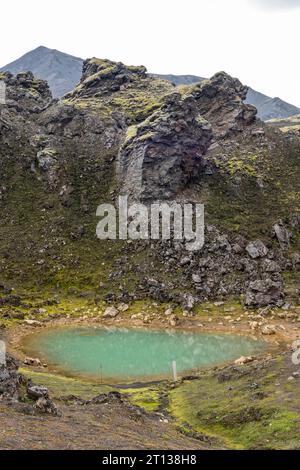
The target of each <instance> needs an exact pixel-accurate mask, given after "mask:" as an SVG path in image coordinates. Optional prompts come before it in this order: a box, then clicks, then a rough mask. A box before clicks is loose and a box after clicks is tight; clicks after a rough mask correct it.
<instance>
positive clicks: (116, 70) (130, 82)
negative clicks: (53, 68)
mask: <svg viewBox="0 0 300 470" xmlns="http://www.w3.org/2000/svg"><path fill="white" fill-rule="evenodd" d="M0 78H1V79H2V80H4V81H5V82H6V84H7V104H6V105H1V106H0V165H1V183H0V210H1V226H0V280H1V282H0V288H1V289H2V296H1V299H0V300H1V303H2V305H10V302H22V299H20V298H17V299H16V297H17V296H14V295H13V294H12V293H11V288H12V287H15V288H16V287H18V288H20V287H21V288H22V289H27V290H28V289H29V290H32V289H37V288H38V289H39V290H41V289H48V290H51V292H52V293H53V292H54V293H59V292H61V291H64V292H67V291H68V292H71V291H72V292H75V291H76V292H79V293H80V295H85V294H84V292H89V293H92V294H93V295H94V296H95V297H97V298H98V299H105V300H106V301H112V300H115V299H117V300H120V301H129V300H131V299H145V298H148V297H150V298H154V299H157V300H160V301H166V302H174V303H177V304H178V303H179V304H181V305H182V306H183V307H184V308H185V309H187V310H191V309H192V308H193V306H194V305H195V304H196V303H199V302H203V301H205V300H207V299H214V300H215V299H224V298H231V297H234V298H236V299H240V298H241V299H242V301H243V302H244V304H245V305H247V306H249V307H251V306H253V307H257V306H265V305H281V306H282V305H283V304H284V303H285V302H286V301H287V299H293V300H295V301H298V300H299V291H298V290H297V287H295V286H297V285H299V283H298V281H299V265H300V255H299V248H300V247H299V228H300V215H299V214H300V212H299V209H300V208H299V181H300V178H299V177H300V174H299V172H300V167H299V156H300V139H299V137H298V136H297V135H294V134H293V135H290V134H288V135H286V134H285V133H282V132H281V131H280V130H279V129H277V128H274V127H272V126H270V125H266V124H263V123H262V122H261V121H259V120H257V119H256V109H255V108H254V107H253V106H251V105H249V104H245V102H244V100H245V98H246V95H247V88H246V87H245V86H243V85H242V84H241V83H240V81H239V80H237V79H235V78H232V77H230V76H229V75H227V74H225V73H223V72H222V73H218V74H216V75H215V76H213V77H212V78H211V79H210V80H204V81H202V82H201V83H199V84H195V85H188V86H183V87H179V88H176V89H175V88H174V86H173V85H172V84H171V83H170V82H168V81H164V80H161V79H156V78H153V77H150V76H149V75H148V74H147V72H146V69H145V68H144V67H136V66H125V65H124V64H122V63H114V62H111V61H109V60H100V59H95V58H93V59H90V60H87V61H85V62H84V64H83V74H82V77H81V80H80V83H79V84H78V86H77V87H76V88H75V89H74V90H73V91H72V92H70V93H69V94H67V95H66V96H65V97H64V98H63V99H61V100H59V101H51V95H50V91H49V87H48V85H47V83H45V82H43V81H41V80H39V79H36V78H34V76H33V75H32V74H30V73H27V74H24V73H22V74H18V75H17V76H15V77H12V76H11V75H10V74H7V73H6V74H1V75H0ZM121 190H122V191H126V192H127V193H129V194H130V195H131V196H132V198H133V199H135V200H143V201H150V200H152V199H156V198H161V199H166V200H170V199H171V200H176V201H194V202H202V203H204V204H205V209H206V241H205V246H204V248H203V250H201V251H200V252H193V253H190V252H187V251H186V249H185V246H184V244H183V243H179V242H176V243H173V242H165V243H161V242H155V243H154V242H145V241H143V242H142V241H140V242H135V243H127V242H123V241H100V240H97V239H96V236H95V229H96V225H97V222H98V219H97V218H96V216H95V213H96V208H97V206H98V205H99V204H100V203H102V202H105V203H107V202H114V201H115V200H116V198H117V197H118V195H119V193H120V191H121ZM241 296H242V297H241Z"/></svg>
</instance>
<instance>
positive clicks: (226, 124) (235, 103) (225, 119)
mask: <svg viewBox="0 0 300 470" xmlns="http://www.w3.org/2000/svg"><path fill="white" fill-rule="evenodd" d="M247 90H248V88H247V87H246V86H244V85H242V83H241V82H240V81H239V80H238V79H237V78H233V77H231V76H230V75H228V74H226V73H225V72H219V73H217V74H216V75H214V76H213V77H212V78H211V79H210V80H204V81H203V82H201V83H199V84H198V85H196V86H195V87H194V88H193V91H192V95H193V96H194V98H195V100H196V101H197V105H198V110H199V112H200V114H201V115H202V116H203V117H204V118H205V119H206V120H207V121H209V122H210V123H211V124H212V126H213V132H214V135H215V136H216V137H225V136H228V135H230V134H233V133H236V132H241V131H242V130H243V129H244V128H245V127H247V126H249V125H250V124H253V123H254V122H255V119H256V114H257V109H256V108H255V107H254V106H252V105H249V104H245V103H244V100H245V98H246V96H247Z"/></svg>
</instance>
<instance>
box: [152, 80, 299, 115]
mask: <svg viewBox="0 0 300 470" xmlns="http://www.w3.org/2000/svg"><path fill="white" fill-rule="evenodd" d="M153 76H154V77H159V78H162V79H165V80H169V81H170V82H171V83H174V85H176V86H178V85H191V84H193V83H199V82H201V81H202V80H204V78H202V77H197V76H195V75H153ZM246 102H247V103H249V104H252V105H253V106H255V107H256V108H257V117H259V118H260V119H262V120H263V121H268V120H269V119H284V118H288V117H290V116H293V115H295V114H299V112H300V109H299V108H297V106H294V105H292V104H290V103H287V102H286V101H283V100H281V99H280V98H270V96H267V95H264V94H263V93H260V92H259V91H256V90H253V89H252V88H250V87H249V88H248V93H247V98H246Z"/></svg>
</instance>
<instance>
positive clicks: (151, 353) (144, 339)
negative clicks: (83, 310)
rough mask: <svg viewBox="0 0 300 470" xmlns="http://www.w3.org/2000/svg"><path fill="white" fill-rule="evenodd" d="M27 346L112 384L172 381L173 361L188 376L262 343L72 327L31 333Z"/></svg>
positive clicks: (50, 361)
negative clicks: (153, 380) (156, 380)
mask: <svg viewBox="0 0 300 470" xmlns="http://www.w3.org/2000/svg"><path fill="white" fill-rule="evenodd" d="M27 346H28V348H30V352H31V353H33V354H36V355H37V356H38V357H40V358H42V359H43V360H45V361H46V362H48V364H50V365H52V366H54V367H56V368H58V369H60V370H63V371H64V372H67V373H69V374H72V375H86V376H93V377H95V378H98V379H100V378H103V379H106V380H107V379H110V380H115V381H116V380H130V379H134V380H143V379H150V378H163V377H171V374H172V361H176V362H177V370H178V372H179V373H180V372H183V371H185V372H187V371H192V370H195V369H198V368H201V367H205V366H210V365H214V364H218V363H223V362H225V361H228V360H233V359H237V358H239V357H240V356H242V355H250V354H253V353H255V352H259V351H261V350H263V348H264V347H265V343H264V342H262V341H256V340H255V339H253V338H250V337H246V336H239V335H231V334H230V335H228V334H210V333H197V332H187V331H176V332H174V331H172V332H171V331H168V330H161V331H154V330H140V329H124V328H109V329H108V328H107V329H102V328H72V329H60V330H50V331H47V332H43V333H39V334H37V335H33V336H31V337H30V338H29V339H28V340H27ZM28 348H27V349H28Z"/></svg>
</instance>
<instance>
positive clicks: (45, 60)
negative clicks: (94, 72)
mask: <svg viewBox="0 0 300 470" xmlns="http://www.w3.org/2000/svg"><path fill="white" fill-rule="evenodd" d="M82 65H83V59H80V58H78V57H74V56H72V55H69V54H65V53H63V52H59V51H57V50H55V49H49V48H47V47H44V46H40V47H38V48H36V49H34V50H33V51H30V52H28V53H27V54H25V55H23V56H22V57H20V58H19V59H17V60H15V61H14V62H11V63H10V64H7V65H5V66H4V67H2V68H0V72H5V71H9V72H11V73H13V74H17V73H20V72H27V71H30V72H32V73H33V74H34V76H35V77H37V78H40V79H42V80H46V81H47V82H48V83H49V86H50V89H51V92H52V94H53V97H54V98H59V97H62V96H63V95H65V94H66V93H69V92H71V91H72V90H73V88H74V87H75V86H76V85H77V84H78V83H79V80H80V77H81V73H82ZM151 76H153V77H156V78H161V79H163V80H168V81H169V82H171V83H173V84H174V85H176V86H177V85H192V84H195V83H199V82H200V81H202V80H204V79H203V78H202V77H198V76H195V75H155V74H151ZM246 102H247V103H249V104H252V105H254V106H255V107H256V108H257V110H258V114H257V116H258V117H259V118H260V119H262V120H263V121H267V120H269V119H277V118H288V117H290V116H293V115H295V114H299V113H300V109H299V108H297V107H296V106H293V105H291V104H289V103H286V102H285V101H283V100H281V99H280V98H270V97H269V96H266V95H264V94H262V93H259V92H258V91H255V90H253V89H252V88H249V89H248V94H247V98H246Z"/></svg>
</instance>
